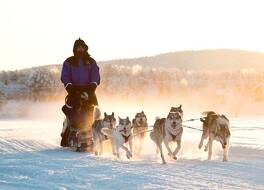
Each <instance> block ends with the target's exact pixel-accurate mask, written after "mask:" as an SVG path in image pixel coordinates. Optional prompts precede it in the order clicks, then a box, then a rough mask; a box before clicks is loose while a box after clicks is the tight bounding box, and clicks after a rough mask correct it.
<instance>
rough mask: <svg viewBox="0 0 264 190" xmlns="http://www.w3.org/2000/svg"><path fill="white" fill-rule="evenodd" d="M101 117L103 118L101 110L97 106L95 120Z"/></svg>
mask: <svg viewBox="0 0 264 190" xmlns="http://www.w3.org/2000/svg"><path fill="white" fill-rule="evenodd" d="M99 119H101V110H100V108H99V107H95V110H94V120H99Z"/></svg>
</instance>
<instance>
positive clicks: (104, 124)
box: [92, 112, 116, 155]
mask: <svg viewBox="0 0 264 190" xmlns="http://www.w3.org/2000/svg"><path fill="white" fill-rule="evenodd" d="M99 115H100V114H98V115H97V116H95V117H96V118H95V121H94V123H93V125H92V131H93V140H94V151H95V154H96V155H98V154H99V155H101V154H102V153H103V141H104V140H107V139H108V138H107V136H105V135H104V134H103V133H102V129H103V128H108V129H113V128H115V126H116V118H115V114H114V112H112V114H111V115H107V114H106V112H105V113H104V118H103V119H100V116H99ZM110 140H111V139H110ZM113 153H114V152H113Z"/></svg>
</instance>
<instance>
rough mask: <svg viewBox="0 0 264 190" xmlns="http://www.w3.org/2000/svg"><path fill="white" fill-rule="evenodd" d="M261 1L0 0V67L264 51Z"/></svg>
mask: <svg viewBox="0 0 264 190" xmlns="http://www.w3.org/2000/svg"><path fill="white" fill-rule="evenodd" d="M263 5H264V1H263V0H181V1H178V0H171V1H169V0H130V1H128V0H111V1H110V0H104V1H103V0H93V1H90V0H43V1H41V0H38V1H36V0H23V1H21V0H0V24H1V25H0V70H15V69H22V68H28V67H35V66H39V65H48V64H62V63H63V61H64V60H65V59H66V58H67V57H69V56H71V55H72V46H73V43H74V41H75V39H77V38H79V37H81V38H82V39H84V40H85V42H86V43H87V44H88V46H89V52H90V54H91V55H92V56H93V57H94V58H95V59H96V60H97V61H103V60H110V59H119V58H133V57H141V56H151V55H156V54H160V53H166V52H174V51H183V50H199V49H217V48H231V49H243V50H250V51H260V52H264V24H263V18H264V11H263V7H264V6H263Z"/></svg>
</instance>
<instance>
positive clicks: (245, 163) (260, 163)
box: [0, 104, 264, 190]
mask: <svg viewBox="0 0 264 190" xmlns="http://www.w3.org/2000/svg"><path fill="white" fill-rule="evenodd" d="M55 107H56V108H57V107H58V105H56V106H55ZM42 109H43V108H42V107H41V106H40V105H39V104H37V108H35V110H39V111H40V112H42ZM50 114H51V115H53V117H48V118H49V119H48V120H46V119H44V118H42V116H40V117H41V118H37V116H34V117H33V118H23V119H22V118H21V119H6V120H1V121H0V189H5V190H8V189H243V190H244V189H264V179H263V174H264V143H263V137H262V136H263V135H262V134H263V130H264V127H263V124H264V119H263V118H260V117H258V118H245V117H241V118H231V126H232V130H231V132H232V136H231V148H230V158H229V162H222V151H221V147H220V145H218V143H215V144H214V145H215V147H214V157H213V161H207V160H206V156H207V154H206V153H205V152H203V150H198V142H199V140H200V136H201V132H200V131H194V130H191V129H187V128H185V129H184V133H183V146H182V150H181V151H180V153H179V159H178V160H177V161H175V160H170V159H169V158H168V157H167V160H168V164H167V165H162V164H161V160H160V157H159V156H158V155H156V154H155V151H156V148H155V145H154V144H153V142H151V141H150V140H149V139H146V142H145V143H144V148H143V150H144V152H142V154H139V155H135V156H134V157H133V158H132V159H131V160H128V159H126V157H125V154H124V152H122V155H121V159H116V158H114V157H113V156H111V154H110V151H108V150H106V152H105V154H104V155H103V156H101V157H98V156H95V155H93V154H88V153H76V152H72V151H69V150H65V149H63V148H61V147H59V140H60V137H59V135H60V130H61V127H62V125H61V123H62V118H63V116H62V115H59V114H55V115H54V113H53V112H51V113H50ZM127 114H129V115H130V113H127ZM185 117H186V118H185V119H188V118H187V117H188V116H187V114H186V116H185ZM149 118H153V119H154V115H152V117H149ZM153 119H152V120H151V119H150V120H149V122H150V124H152V123H153ZM186 125H191V126H193V127H200V125H201V124H200V123H199V122H198V121H197V122H188V123H186ZM165 152H166V151H165Z"/></svg>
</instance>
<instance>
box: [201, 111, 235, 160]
mask: <svg viewBox="0 0 264 190" xmlns="http://www.w3.org/2000/svg"><path fill="white" fill-rule="evenodd" d="M204 114H205V115H206V116H205V117H204V118H203V119H201V122H203V134H202V137H201V141H200V144H199V149H201V148H202V146H203V141H204V140H205V139H207V138H208V137H209V140H208V143H207V145H205V149H204V150H205V151H208V148H209V151H208V160H211V158H212V148H213V141H214V140H217V141H219V142H220V143H221V145H222V148H223V150H224V154H223V161H227V159H228V149H229V139H230V136H231V134H230V125H229V120H228V119H227V118H226V116H225V115H219V114H216V113H215V112H213V111H209V112H204Z"/></svg>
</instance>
